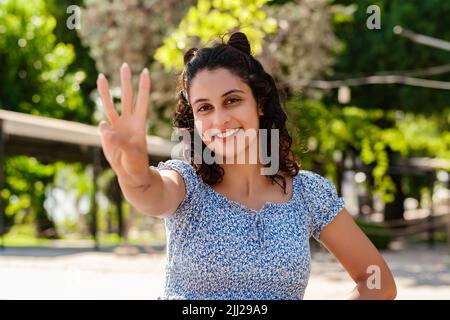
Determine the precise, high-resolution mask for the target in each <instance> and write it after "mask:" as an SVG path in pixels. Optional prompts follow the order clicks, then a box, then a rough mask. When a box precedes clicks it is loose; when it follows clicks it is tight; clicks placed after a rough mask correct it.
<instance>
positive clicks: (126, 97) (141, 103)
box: [97, 63, 151, 124]
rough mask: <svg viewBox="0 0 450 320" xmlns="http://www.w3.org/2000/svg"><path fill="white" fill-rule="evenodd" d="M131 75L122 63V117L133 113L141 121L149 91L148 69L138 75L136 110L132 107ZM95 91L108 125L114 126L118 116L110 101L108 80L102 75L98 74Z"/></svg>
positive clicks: (145, 114) (145, 115)
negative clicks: (96, 90) (100, 101)
mask: <svg viewBox="0 0 450 320" xmlns="http://www.w3.org/2000/svg"><path fill="white" fill-rule="evenodd" d="M131 80H132V75H131V70H130V67H129V66H128V64H127V63H124V64H123V65H122V67H121V68H120V82H121V91H122V115H125V116H128V115H131V114H132V113H133V112H136V113H137V116H138V117H139V118H141V119H144V120H145V119H146V118H147V110H148V99H149V91H150V85H151V84H150V75H149V72H148V69H147V68H145V69H144V71H143V72H142V73H141V75H140V79H139V93H138V99H137V106H136V109H135V110H133V109H134V107H133V86H132V81H131ZM97 89H98V91H99V94H100V97H101V99H102V102H103V106H104V108H105V113H106V117H107V118H108V121H109V123H111V124H114V123H115V122H116V121H117V119H118V118H119V115H118V113H117V111H116V110H115V107H114V103H113V101H112V99H111V95H110V92H109V86H108V80H107V79H106V78H105V76H104V75H103V74H100V75H99V77H98V79H97Z"/></svg>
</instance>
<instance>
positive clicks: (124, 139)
mask: <svg viewBox="0 0 450 320" xmlns="http://www.w3.org/2000/svg"><path fill="white" fill-rule="evenodd" d="M131 77H132V75H131V70H130V68H129V66H128V65H127V64H126V63H124V64H123V66H122V68H121V69H120V80H121V89H122V112H121V114H120V115H119V114H118V113H117V111H116V110H115V107H114V104H113V102H112V99H111V96H110V93H109V86H108V80H107V79H106V78H105V76H104V75H102V74H100V75H99V77H98V79H97V88H98V91H99V94H100V97H101V99H102V103H103V107H104V109H105V114H106V117H107V119H108V121H102V122H101V123H100V126H99V129H100V133H101V139H102V148H103V152H104V154H105V157H106V159H107V160H108V162H109V164H110V165H111V167H112V169H113V170H114V172H115V173H116V175H117V177H118V180H119V184H120V187H121V189H122V192H123V193H124V196H125V198H126V199H127V200H128V201H129V202H130V203H131V204H132V205H133V206H134V207H135V208H136V209H138V210H139V211H141V212H142V213H146V214H150V215H167V214H171V213H173V212H174V211H175V210H176V208H177V207H178V205H179V204H180V203H181V201H182V200H183V198H184V196H185V186H184V181H183V178H182V177H181V176H180V175H179V174H178V173H177V172H175V171H172V170H162V171H161V172H159V171H158V170H156V169H154V168H151V167H149V162H148V154H147V141H146V131H147V121H146V120H147V104H148V99H149V91H150V76H149V73H148V70H147V69H144V71H143V72H142V73H141V75H140V79H139V92H138V97H137V103H136V107H134V101H133V89H132V84H131V83H132V82H131Z"/></svg>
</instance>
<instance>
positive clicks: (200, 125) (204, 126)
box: [194, 118, 210, 144]
mask: <svg viewBox="0 0 450 320" xmlns="http://www.w3.org/2000/svg"><path fill="white" fill-rule="evenodd" d="M194 125H195V130H197V132H198V134H199V135H200V137H201V138H202V140H203V142H204V143H205V144H208V143H209V141H207V140H206V138H205V137H204V134H205V132H206V131H208V129H210V125H209V124H208V121H205V120H204V119H198V118H197V119H194Z"/></svg>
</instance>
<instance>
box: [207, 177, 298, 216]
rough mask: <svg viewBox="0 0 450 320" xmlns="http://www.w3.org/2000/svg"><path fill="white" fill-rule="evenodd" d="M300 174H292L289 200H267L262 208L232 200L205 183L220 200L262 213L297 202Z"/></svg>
mask: <svg viewBox="0 0 450 320" xmlns="http://www.w3.org/2000/svg"><path fill="white" fill-rule="evenodd" d="M298 176H299V174H297V175H295V176H292V186H291V187H292V189H291V190H292V192H291V198H290V199H289V200H288V201H285V202H273V201H266V202H264V204H263V206H262V207H261V208H260V209H252V208H249V207H247V206H246V205H245V204H243V203H240V202H237V201H235V200H231V199H229V198H227V196H225V195H224V194H222V193H220V192H217V191H216V190H214V189H213V188H212V187H211V186H210V185H209V184H207V183H204V182H203V184H204V185H205V186H206V188H207V189H208V190H209V191H210V192H211V193H212V194H213V195H214V196H216V197H217V198H219V199H220V200H222V201H224V202H226V203H228V204H229V205H231V206H232V207H234V208H237V209H239V210H242V211H245V212H248V213H252V214H258V213H261V212H263V211H265V210H266V209H268V208H270V207H273V206H275V207H283V208H284V207H289V206H291V205H292V203H294V202H295V199H296V198H297V186H296V179H297V177H298Z"/></svg>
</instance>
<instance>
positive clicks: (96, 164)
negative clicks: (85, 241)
mask: <svg viewBox="0 0 450 320" xmlns="http://www.w3.org/2000/svg"><path fill="white" fill-rule="evenodd" d="M92 150H93V154H92V156H93V163H92V183H93V188H92V195H91V211H92V212H91V234H92V237H93V238H94V249H95V250H99V243H98V237H97V199H96V194H97V178H98V176H99V175H100V170H101V163H100V161H101V155H100V149H98V148H93V149H92Z"/></svg>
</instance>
